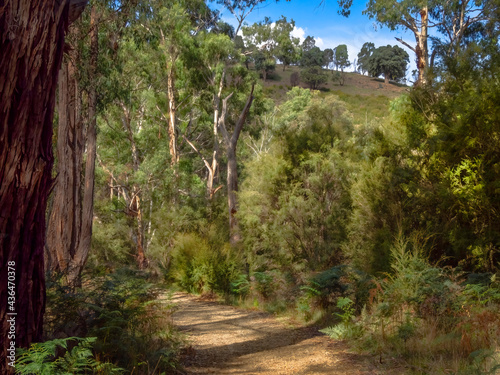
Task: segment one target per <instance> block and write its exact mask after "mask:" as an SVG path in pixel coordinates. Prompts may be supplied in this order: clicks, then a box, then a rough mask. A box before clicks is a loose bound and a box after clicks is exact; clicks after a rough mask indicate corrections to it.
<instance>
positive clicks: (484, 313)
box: [326, 236, 500, 374]
mask: <svg viewBox="0 0 500 375" xmlns="http://www.w3.org/2000/svg"><path fill="white" fill-rule="evenodd" d="M415 238H418V236H415V237H414V238H413V239H411V240H407V239H405V238H403V237H402V236H399V238H397V239H396V241H395V244H394V245H393V246H392V248H391V269H392V272H391V273H388V274H387V275H386V277H385V278H384V279H379V280H373V281H372V286H373V287H372V288H371V289H370V290H369V298H368V300H365V301H366V303H365V304H364V307H363V309H362V311H361V315H360V316H359V317H357V318H356V319H355V320H354V321H353V323H352V324H354V325H355V326H356V327H358V328H359V329H358V330H357V331H355V332H357V333H361V332H363V333H362V335H361V338H360V339H359V340H358V341H357V342H358V343H359V344H360V345H361V346H362V347H364V348H369V349H370V350H372V351H376V352H377V353H387V354H388V355H391V356H394V355H396V356H400V357H402V358H405V359H407V360H408V361H410V362H411V365H412V366H414V367H415V368H416V369H418V371H417V373H422V374H423V373H425V374H434V373H436V374H437V373H442V372H443V371H444V369H445V368H450V366H451V367H453V369H454V371H455V372H456V373H464V374H465V373H470V374H472V373H478V374H488V373H494V372H491V371H493V370H492V369H495V368H496V367H495V366H498V363H499V362H500V361H499V358H498V353H497V354H495V349H496V348H498V346H499V345H500V340H499V337H500V316H499V315H498V311H499V308H500V284H499V283H498V282H497V281H496V277H495V276H494V275H490V277H489V280H488V279H487V278H486V277H469V278H468V279H466V278H464V276H463V274H462V273H461V272H459V271H458V270H455V269H451V268H448V269H444V268H438V267H435V266H432V265H430V264H429V263H428V261H427V260H426V259H425V258H424V257H423V255H422V252H421V245H420V244H419V241H418V240H417V239H415ZM485 278H486V280H485ZM472 281H479V282H480V284H475V283H472ZM349 306H350V305H349ZM357 307H358V309H359V307H360V306H359V305H358V306H357ZM350 311H351V310H350ZM345 313H346V312H345V311H344V314H345ZM348 315H350V314H348ZM343 323H344V322H342V323H341V325H338V326H336V327H333V328H331V329H328V330H327V331H326V333H328V334H330V335H335V336H336V337H342V335H350V334H351V333H352V332H353V331H352V330H348V329H347V328H348V327H346V326H345V324H344V325H342V324H343ZM346 337H347V336H346ZM443 366H446V367H443ZM479 369H480V370H479Z"/></svg>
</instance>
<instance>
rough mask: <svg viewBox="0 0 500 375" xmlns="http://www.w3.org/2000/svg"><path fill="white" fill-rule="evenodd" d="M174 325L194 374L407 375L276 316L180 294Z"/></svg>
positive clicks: (401, 370) (175, 295) (190, 369)
mask: <svg viewBox="0 0 500 375" xmlns="http://www.w3.org/2000/svg"><path fill="white" fill-rule="evenodd" d="M173 302H174V303H176V304H177V305H178V309H177V311H176V313H175V314H174V316H173V319H174V323H175V325H177V326H178V327H179V328H180V330H181V331H183V332H184V333H186V334H187V335H188V338H189V341H190V344H191V346H192V348H191V349H190V350H187V351H186V356H185V361H184V362H185V363H184V364H185V366H186V370H187V373H188V374H269V375H270V374H273V375H278V374H283V375H285V374H287V375H288V374H294V375H295V374H297V375H299V374H304V375H305V374H333V375H340V374H349V375H379V374H380V375H381V374H394V375H395V374H398V375H399V374H403V373H404V371H403V369H394V368H393V369H392V370H389V369H388V368H386V366H385V365H383V364H380V363H378V358H376V357H371V356H363V355H358V354H352V353H349V352H348V349H347V347H346V345H345V344H343V343H340V342H333V341H332V340H329V339H328V338H327V337H326V336H323V335H321V334H319V333H318V332H317V330H316V329H314V328H309V327H302V328H292V327H290V326H289V325H288V326H287V325H285V324H284V323H282V322H279V321H278V320H276V318H275V317H273V316H272V315H270V314H266V313H261V312H255V311H246V310H241V309H237V308H234V307H231V306H225V305H220V304H218V303H215V302H206V301H201V300H199V299H197V298H196V297H193V296H189V295H187V294H183V293H176V294H174V296H173Z"/></svg>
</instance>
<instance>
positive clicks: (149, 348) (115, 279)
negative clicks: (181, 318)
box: [23, 269, 182, 375]
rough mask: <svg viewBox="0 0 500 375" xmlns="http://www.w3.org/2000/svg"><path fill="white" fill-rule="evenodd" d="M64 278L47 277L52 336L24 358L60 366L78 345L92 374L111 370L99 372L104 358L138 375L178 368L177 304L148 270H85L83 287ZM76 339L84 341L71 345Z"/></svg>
mask: <svg viewBox="0 0 500 375" xmlns="http://www.w3.org/2000/svg"><path fill="white" fill-rule="evenodd" d="M62 280H64V278H62V277H60V276H58V277H52V278H49V280H48V282H47V313H46V322H45V332H46V336H47V337H46V339H47V340H48V341H47V342H45V343H42V344H36V345H38V346H35V347H34V348H32V350H31V351H29V352H25V353H24V354H23V356H24V357H23V358H25V359H26V361H25V363H43V366H45V367H47V366H53V367H54V368H59V367H58V366H60V365H61V363H63V362H64V361H65V358H67V357H68V356H70V358H71V356H72V355H73V354H72V353H73V351H74V350H77V351H76V353H79V354H78V355H79V357H78V358H81V359H82V361H83V362H82V363H87V362H88V363H87V367H88V371H91V372H90V373H92V371H94V373H99V374H101V373H102V374H104V373H107V372H103V371H104V370H99V371H97V372H95V371H96V369H97V367H99V366H101V365H100V364H102V363H111V364H114V365H116V366H117V367H120V368H122V369H124V370H123V371H124V373H133V374H137V375H140V374H162V373H173V372H175V371H176V369H178V367H179V360H178V354H179V349H180V345H181V341H182V340H181V338H180V335H179V334H178V333H177V332H176V331H175V329H174V327H173V325H172V322H171V318H170V316H171V313H172V311H173V305H172V304H170V303H169V302H168V298H167V299H159V298H158V297H159V291H160V290H159V289H158V288H156V287H155V285H154V284H153V283H152V282H150V281H149V278H148V275H147V274H145V273H143V272H140V271H134V270H130V269H119V270H117V271H116V272H114V273H112V274H104V275H95V274H94V275H85V276H84V277H83V282H82V286H83V287H78V288H75V287H68V286H66V285H64V284H63V282H62ZM75 337H76V338H75ZM78 337H80V338H78ZM83 337H85V339H81V338H83ZM53 340H55V341H53ZM74 340H79V341H80V344H78V345H77V346H76V347H67V348H66V346H65V345H67V343H68V342H74ZM91 344H92V345H91ZM57 345H59V346H60V347H61V350H59V351H58V352H57V353H56V354H57V355H54V354H50V353H52V352H51V350H52V349H53V348H54V347H55V346H57ZM72 345H74V344H72ZM91 347H92V349H91ZM65 348H66V349H67V350H64V349H65ZM90 350H92V356H90V355H89V353H90ZM37 353H38V354H37ZM40 353H45V354H43V360H42V361H41V362H40V360H39V359H40V358H38V357H37V356H38V355H39V354H40ZM49 354H50V355H49ZM37 358H38V359H37ZM49 359H52V360H51V361H49V362H50V363H51V364H50V365H49V364H47V363H46V362H47V361H48V360H49ZM85 361H87V362H85ZM64 363H65V362H64ZM98 364H99V366H98ZM30 366H34V365H30ZM96 366H97V367H96ZM99 368H101V367H99ZM82 369H83V367H82ZM115 370H116V369H115ZM115 370H113V371H115ZM82 371H84V370H82ZM85 371H87V370H85ZM116 371H117V370H116ZM27 373H29V372H27ZM34 373H37V372H34ZM53 373H54V374H56V373H59V372H53ZM60 373H73V372H72V371H66V372H60ZM74 373H79V372H74ZM82 373H87V372H82Z"/></svg>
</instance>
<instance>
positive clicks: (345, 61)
mask: <svg viewBox="0 0 500 375" xmlns="http://www.w3.org/2000/svg"><path fill="white" fill-rule="evenodd" d="M333 63H334V64H335V66H336V67H337V69H338V68H340V70H341V71H342V72H343V71H344V68H347V67H348V66H349V65H351V63H350V62H349V54H348V53H347V46H346V45H345V44H340V45H338V46H337V47H335V49H334V58H333Z"/></svg>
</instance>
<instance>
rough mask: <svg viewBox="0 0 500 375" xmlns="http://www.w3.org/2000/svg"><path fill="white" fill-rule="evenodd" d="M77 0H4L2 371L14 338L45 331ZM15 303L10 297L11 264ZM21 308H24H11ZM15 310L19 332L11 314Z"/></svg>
mask: <svg viewBox="0 0 500 375" xmlns="http://www.w3.org/2000/svg"><path fill="white" fill-rule="evenodd" d="M69 14H70V2H68V1H60V0H59V1H58V0H45V1H32V0H17V1H14V0H12V1H9V2H2V5H1V6H0V267H1V268H0V285H1V287H0V342H1V343H2V347H1V349H0V354H1V355H0V358H1V359H2V360H1V361H0V373H2V374H5V373H8V371H10V370H12V368H11V367H8V362H7V360H6V358H7V350H8V348H9V346H10V342H11V341H15V344H14V345H15V346H16V347H27V346H29V345H30V343H31V342H33V341H38V340H40V339H41V338H42V323H43V314H44V311H45V279H44V271H45V270H44V259H43V253H44V240H45V211H46V207H47V197H48V195H49V192H50V189H51V186H52V182H53V181H52V177H51V172H52V164H53V156H52V120H53V113H54V105H55V92H56V87H57V78H58V74H59V68H60V66H61V61H62V56H63V47H64V34H65V32H66V29H67V26H68V23H69ZM13 264H15V265H14V266H13V267H14V268H15V289H12V290H14V291H15V304H14V303H12V304H8V301H10V300H8V298H7V297H8V289H7V286H8V276H7V275H8V274H7V271H8V268H7V267H8V265H13ZM10 313H16V314H17V315H10V316H9V315H7V314H10ZM13 317H15V329H16V330H15V332H16V335H15V340H11V339H9V338H8V337H7V332H9V331H8V330H9V328H10V327H11V326H10V324H9V322H7V319H9V318H10V319H12V318H13Z"/></svg>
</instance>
